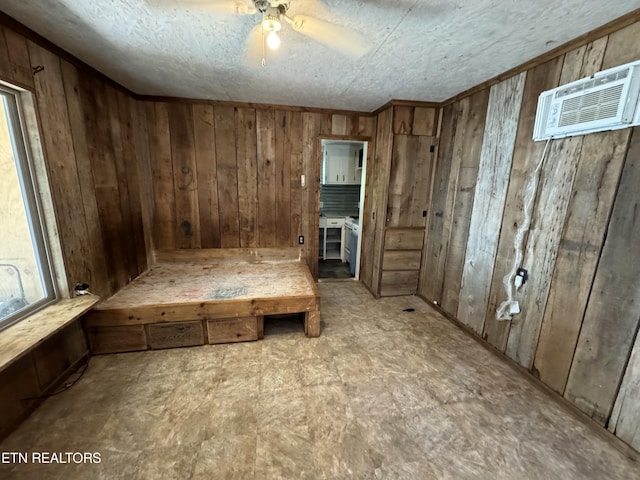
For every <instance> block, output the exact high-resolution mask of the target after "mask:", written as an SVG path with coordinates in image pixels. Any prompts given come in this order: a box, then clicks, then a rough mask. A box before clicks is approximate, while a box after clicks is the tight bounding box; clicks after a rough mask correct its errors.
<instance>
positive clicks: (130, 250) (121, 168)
mask: <svg viewBox="0 0 640 480" xmlns="http://www.w3.org/2000/svg"><path fill="white" fill-rule="evenodd" d="M120 96H124V94H123V93H122V92H120V91H118V90H116V89H114V88H112V87H111V86H105V102H106V104H105V107H106V113H107V115H105V117H106V118H107V119H108V122H105V127H106V128H108V129H109V133H110V138H111V147H112V151H113V160H114V167H115V172H116V186H117V187H116V188H117V190H118V199H119V203H120V223H119V224H117V227H118V228H117V230H118V231H119V232H120V247H121V251H120V253H121V256H120V258H119V259H118V260H119V261H120V262H121V263H123V265H122V273H123V276H122V281H123V283H122V284H121V285H118V287H117V288H118V289H119V288H120V287H123V286H124V285H126V284H127V283H129V281H131V279H133V278H135V277H137V276H138V273H139V272H138V261H137V258H136V244H135V241H133V240H134V232H133V219H132V214H133V210H132V208H131V199H130V197H131V194H130V191H129V190H130V188H129V177H128V175H127V166H126V165H127V161H130V160H131V158H126V159H125V156H127V157H129V154H130V152H131V148H129V146H127V148H125V145H124V141H123V136H124V134H125V133H126V121H125V122H123V120H122V118H121V116H120V105H119V101H118V100H119V97H120ZM133 161H134V162H136V161H137V159H135V158H133ZM125 272H126V275H125ZM140 273H142V272H140Z"/></svg>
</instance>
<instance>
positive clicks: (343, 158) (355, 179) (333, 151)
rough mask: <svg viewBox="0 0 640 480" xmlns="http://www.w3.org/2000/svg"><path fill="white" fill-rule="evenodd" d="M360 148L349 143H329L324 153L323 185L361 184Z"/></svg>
mask: <svg viewBox="0 0 640 480" xmlns="http://www.w3.org/2000/svg"><path fill="white" fill-rule="evenodd" d="M358 161H359V156H358V149H356V148H355V147H354V146H352V145H349V144H329V145H326V146H325V147H324V149H323V154H322V184H323V185H359V184H360V181H361V176H362V168H358Z"/></svg>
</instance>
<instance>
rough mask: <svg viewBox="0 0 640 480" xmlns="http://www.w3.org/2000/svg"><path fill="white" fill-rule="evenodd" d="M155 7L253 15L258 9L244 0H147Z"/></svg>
mask: <svg viewBox="0 0 640 480" xmlns="http://www.w3.org/2000/svg"><path fill="white" fill-rule="evenodd" d="M147 3H148V4H149V5H151V6H153V7H160V8H184V9H197V10H207V11H210V12H215V13H228V14H235V15H251V14H254V13H256V12H257V10H256V9H255V8H254V7H253V5H251V4H250V3H248V2H246V1H242V0H147Z"/></svg>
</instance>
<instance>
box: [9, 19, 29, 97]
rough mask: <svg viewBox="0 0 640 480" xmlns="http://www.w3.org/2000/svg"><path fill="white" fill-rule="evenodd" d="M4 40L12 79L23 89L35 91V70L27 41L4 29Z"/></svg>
mask: <svg viewBox="0 0 640 480" xmlns="http://www.w3.org/2000/svg"><path fill="white" fill-rule="evenodd" d="M3 30H4V38H5V41H6V45H7V50H8V53H9V66H10V70H11V78H12V80H13V81H14V82H16V83H18V84H20V85H21V86H23V87H26V88H29V89H33V88H34V83H33V70H32V69H31V59H30V57H29V47H28V46H27V40H26V39H25V38H24V37H23V36H22V35H20V34H18V33H16V32H14V31H13V30H11V29H9V28H4V29H3Z"/></svg>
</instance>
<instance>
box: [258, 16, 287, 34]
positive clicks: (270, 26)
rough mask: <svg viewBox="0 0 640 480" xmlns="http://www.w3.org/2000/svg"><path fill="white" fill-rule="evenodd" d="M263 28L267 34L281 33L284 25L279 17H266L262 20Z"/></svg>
mask: <svg viewBox="0 0 640 480" xmlns="http://www.w3.org/2000/svg"><path fill="white" fill-rule="evenodd" d="M262 28H264V31H265V32H279V31H280V29H281V28H282V24H281V23H280V20H279V19H278V17H276V16H273V15H264V17H263V18H262Z"/></svg>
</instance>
